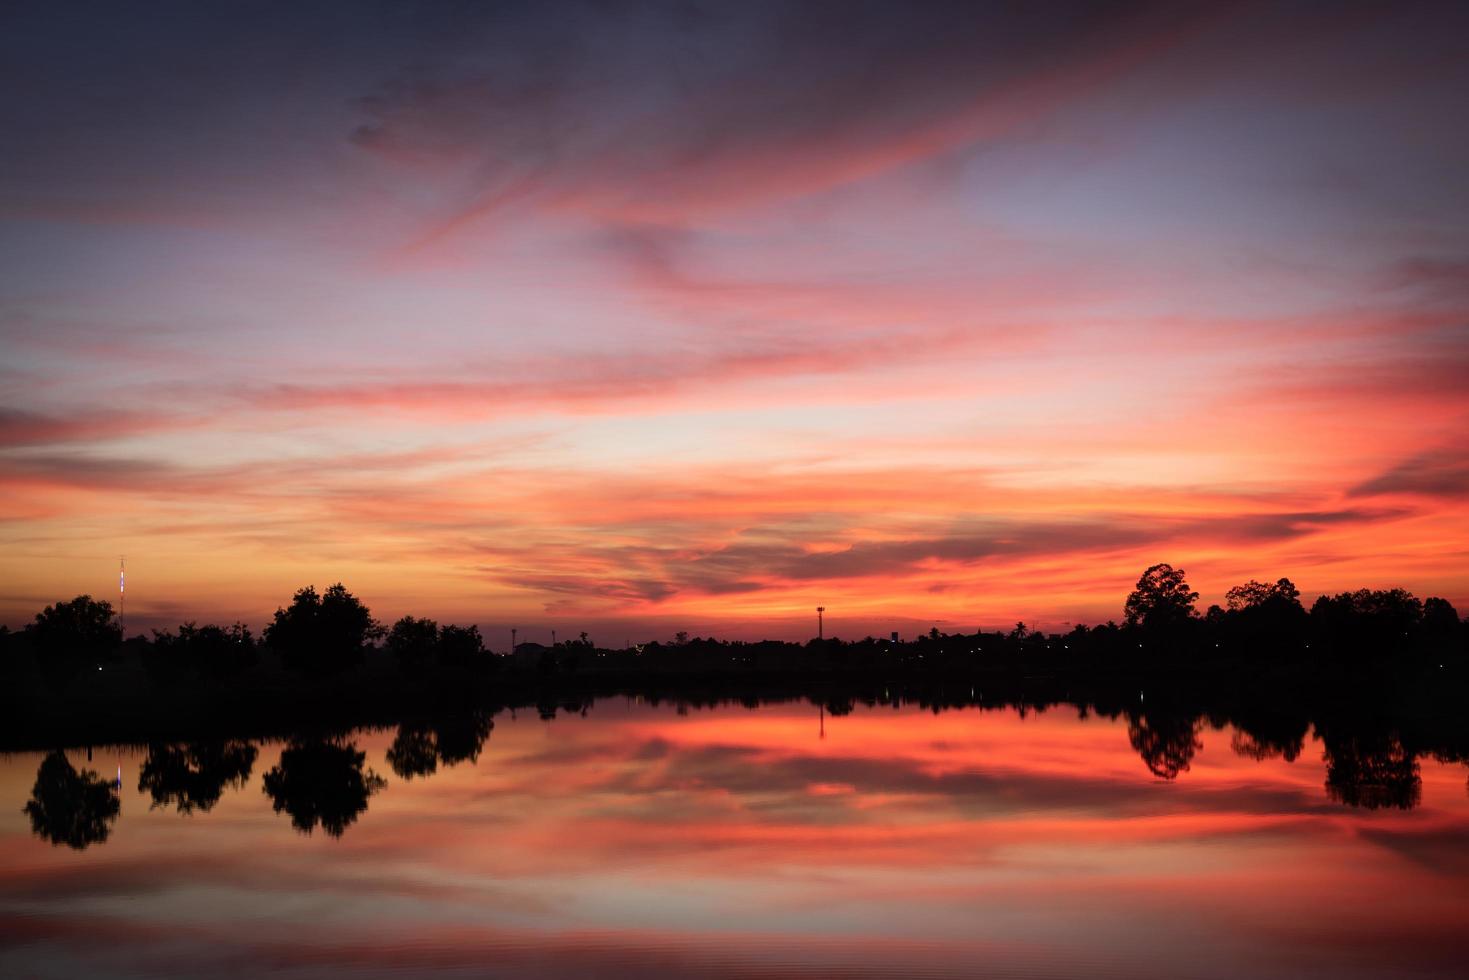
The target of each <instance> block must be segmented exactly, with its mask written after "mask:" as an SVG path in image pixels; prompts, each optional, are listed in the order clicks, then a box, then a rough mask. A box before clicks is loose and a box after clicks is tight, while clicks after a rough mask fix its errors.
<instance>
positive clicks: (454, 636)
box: [439, 626, 485, 667]
mask: <svg viewBox="0 0 1469 980" xmlns="http://www.w3.org/2000/svg"><path fill="white" fill-rule="evenodd" d="M484 655H485V641H484V638H483V637H481V636H480V635H479V627H478V626H445V627H444V628H443V629H441V630H440V631H439V660H440V661H441V662H443V663H445V664H448V665H451V666H455V667H467V666H469V665H471V664H475V663H478V662H480V661H481V660H483V659H484Z"/></svg>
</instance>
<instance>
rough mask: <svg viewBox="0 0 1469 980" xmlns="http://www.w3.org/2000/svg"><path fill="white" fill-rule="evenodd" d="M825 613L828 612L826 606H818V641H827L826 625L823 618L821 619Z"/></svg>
mask: <svg viewBox="0 0 1469 980" xmlns="http://www.w3.org/2000/svg"><path fill="white" fill-rule="evenodd" d="M825 612H826V607H825V606H817V607H816V638H817V639H818V640H824V639H826V624H825V623H824V622H823V621H822V618H821V616H822V614H823V613H825Z"/></svg>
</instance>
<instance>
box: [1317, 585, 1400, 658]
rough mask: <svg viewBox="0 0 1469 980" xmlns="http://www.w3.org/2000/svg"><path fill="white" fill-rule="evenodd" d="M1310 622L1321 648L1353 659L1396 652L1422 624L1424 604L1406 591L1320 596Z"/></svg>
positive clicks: (1365, 591) (1375, 590) (1387, 590)
mask: <svg viewBox="0 0 1469 980" xmlns="http://www.w3.org/2000/svg"><path fill="white" fill-rule="evenodd" d="M1311 621H1312V626H1313V627H1314V629H1315V631H1316V633H1317V635H1318V636H1319V637H1320V639H1321V641H1322V643H1323V644H1325V645H1326V646H1327V647H1328V648H1329V649H1331V650H1333V651H1334V652H1336V653H1339V654H1344V655H1347V656H1349V657H1353V658H1362V657H1365V656H1369V655H1376V656H1383V655H1387V654H1392V653H1394V652H1396V651H1399V650H1401V649H1403V648H1404V647H1406V646H1407V645H1408V640H1409V638H1410V637H1411V636H1413V634H1414V633H1416V632H1417V630H1418V626H1419V624H1420V623H1421V622H1422V621H1423V603H1421V602H1419V601H1418V598H1417V597H1416V596H1414V595H1413V593H1411V592H1408V591H1407V590H1405V589H1381V590H1378V589H1358V590H1357V591H1356V592H1340V593H1338V594H1336V595H1334V596H1321V597H1320V598H1318V599H1317V600H1316V602H1315V603H1314V604H1313V605H1312V606H1311Z"/></svg>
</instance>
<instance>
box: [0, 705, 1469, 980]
mask: <svg viewBox="0 0 1469 980" xmlns="http://www.w3.org/2000/svg"><path fill="white" fill-rule="evenodd" d="M819 723H820V720H819V718H818V716H817V713H816V711H815V710H814V709H811V708H809V707H808V706H805V705H784V706H776V707H767V708H762V709H759V710H756V711H747V710H745V709H741V708H728V709H720V710H716V711H692V712H690V713H688V714H687V715H679V714H677V713H676V712H675V711H674V710H672V709H669V708H656V709H655V708H652V707H649V706H647V705H640V704H637V703H629V702H625V701H622V700H615V701H604V702H600V703H598V704H597V705H596V706H595V707H594V708H593V709H592V710H591V711H590V712H589V713H588V715H587V716H586V717H578V716H574V715H573V716H566V715H562V716H559V717H558V718H557V719H556V720H555V721H554V722H550V723H547V722H544V721H542V720H540V719H539V718H537V717H536V716H535V714H534V713H533V712H522V713H520V714H519V715H518V716H516V717H514V718H512V716H511V715H510V714H509V713H502V714H500V715H499V716H498V717H497V718H496V719H495V726H494V730H493V732H492V734H491V735H490V738H489V740H488V742H487V743H486V744H485V745H484V747H483V750H482V752H481V753H480V754H479V756H478V759H477V761H474V762H468V761H466V762H462V763H460V764H457V765H443V764H440V765H438V766H437V771H435V772H434V773H433V774H432V775H427V776H419V777H416V778H411V779H404V778H403V777H402V776H400V775H398V774H397V773H395V772H394V767H393V765H392V764H391V763H390V762H389V760H388V758H387V753H388V751H389V748H390V746H392V744H393V742H394V739H395V736H396V735H397V734H398V733H397V732H395V731H393V730H388V731H380V732H364V733H358V734H357V735H356V736H354V737H353V739H352V741H354V742H355V743H356V746H357V748H358V749H359V750H361V751H364V752H365V753H366V760H365V768H366V769H370V770H372V771H374V772H376V773H377V774H379V775H381V776H383V777H385V778H386V780H387V785H386V786H385V787H384V788H382V789H381V790H380V791H378V792H376V793H375V794H374V795H372V797H371V799H370V801H369V805H368V808H367V810H366V811H365V812H363V813H361V814H360V815H359V816H357V818H356V820H355V822H352V823H350V824H349V825H348V826H346V827H345V829H344V832H343V833H342V835H341V836H340V837H339V838H338V837H333V836H331V835H329V834H327V833H324V832H323V831H322V830H321V829H320V828H318V829H317V830H316V831H315V832H313V833H312V834H311V835H309V836H308V835H305V834H302V833H299V832H297V831H295V830H293V829H292V826H291V816H290V815H289V814H288V813H285V812H282V813H276V812H274V810H273V809H272V806H271V800H270V798H269V797H268V796H267V795H266V794H265V793H263V792H262V781H263V780H264V779H265V778H266V774H267V773H268V772H270V771H271V770H272V769H273V768H274V767H276V766H277V765H278V763H279V762H280V756H281V752H282V748H283V746H282V744H281V743H267V744H265V745H263V746H261V748H260V753H259V756H258V758H257V759H256V760H255V764H254V767H253V771H252V773H251V775H250V777H249V780H248V783H247V785H245V786H244V787H243V788H231V789H227V790H226V791H225V793H224V795H223V796H222V797H221V798H220V800H219V802H218V803H217V804H215V805H214V806H213V807H212V808H211V809H209V810H207V811H196V812H195V813H193V814H190V815H180V814H179V813H178V812H177V811H176V810H175V809H173V808H171V807H170V808H151V809H150V806H149V804H150V802H151V798H150V796H149V795H148V794H147V793H146V792H142V791H140V790H139V786H138V775H139V770H140V767H141V766H142V765H143V762H144V758H145V755H146V753H145V752H144V751H142V750H132V749H125V750H116V749H98V750H95V751H94V753H93V760H92V762H91V763H90V764H87V763H86V761H85V759H86V753H85V751H80V750H78V751H72V752H70V753H68V757H69V759H70V761H71V762H72V763H73V764H75V765H76V766H77V768H79V769H80V768H88V767H89V768H91V769H94V770H96V771H97V772H98V773H99V774H100V775H102V776H105V777H111V776H113V775H114V773H115V770H116V768H117V767H118V766H119V765H120V766H121V769H122V777H123V789H122V794H121V795H122V811H121V816H120V818H119V819H118V820H117V821H116V823H115V825H113V826H112V830H111V833H110V836H109V837H108V839H107V840H106V841H105V842H104V843H101V844H96V845H93V846H91V847H89V848H87V849H85V850H74V849H71V848H68V847H64V846H52V845H50V844H48V843H46V842H45V841H42V840H40V839H38V838H37V837H35V836H34V835H33V834H32V832H31V825H30V822H29V820H28V818H27V816H26V815H25V814H24V813H22V811H21V808H22V806H23V805H24V804H25V801H26V800H27V798H28V797H29V795H30V794H31V790H32V784H33V783H34V781H35V780H36V776H37V767H38V765H40V764H41V761H42V758H43V755H42V754H39V753H33V754H18V755H13V756H9V757H7V758H4V759H0V794H3V800H4V801H5V802H4V805H3V807H0V972H3V973H6V974H8V975H25V976H74V975H82V974H96V973H129V972H132V973H142V974H158V973H174V974H189V975H194V974H205V973H208V974H215V975H229V974H253V973H259V972H262V971H265V970H274V971H278V972H280V973H282V974H283V975H287V976H291V975H299V976H326V975H335V974H339V973H342V972H352V971H356V972H360V973H363V974H372V975H384V974H393V973H401V974H403V975H415V974H421V973H426V972H441V973H448V974H461V973H462V974H466V975H469V974H473V975H482V974H486V973H489V974H491V975H507V976H518V975H528V974H539V975H552V976H585V975H588V974H596V975H614V976H617V975H625V976H647V975H656V974H661V975H690V974H692V975H702V976H718V977H726V976H729V977H734V976H741V977H748V976H754V977H763V976H790V975H797V974H805V975H810V976H823V977H828V976H869V975H905V976H926V975H944V976H948V975H966V976H969V975H975V974H980V975H987V974H988V975H999V976H1008V975H1026V976H1031V975H1035V976H1051V975H1066V976H1073V975H1078V974H1089V975H1097V976H1129V977H1131V976H1159V977H1164V976H1300V975H1314V976H1331V977H1341V976H1380V975H1384V974H1389V973H1390V974H1404V973H1414V972H1419V971H1421V972H1422V973H1424V974H1425V975H1433V976H1439V975H1441V976H1452V975H1457V971H1458V969H1459V967H1460V966H1461V964H1462V962H1463V956H1464V955H1465V954H1466V953H1469V940H1466V939H1465V935H1466V932H1469V848H1466V845H1469V798H1466V794H1465V769H1464V767H1463V766H1462V765H1446V764H1441V763H1438V762H1435V761H1433V760H1432V759H1422V760H1420V765H1421V775H1422V782H1423V785H1422V795H1421V802H1420V804H1419V805H1418V806H1417V807H1416V808H1415V809H1412V810H1399V809H1378V810H1369V809H1360V808H1351V807H1347V806H1343V805H1342V804H1340V803H1338V802H1334V801H1333V800H1332V799H1330V798H1329V797H1328V795H1327V793H1326V791H1325V789H1324V782H1325V778H1326V775H1325V767H1324V765H1323V763H1322V761H1321V755H1322V753H1321V746H1320V744H1319V743H1317V742H1314V741H1308V743H1307V745H1306V747H1305V750H1304V751H1303V752H1302V753H1301V755H1300V757H1299V758H1298V759H1297V760H1296V761H1295V762H1292V763H1287V762H1285V761H1283V760H1281V759H1278V758H1277V759H1265V760H1263V761H1256V760H1255V759H1253V758H1248V757H1244V756H1242V755H1240V754H1238V753H1237V752H1235V751H1234V750H1233V749H1232V748H1231V741H1232V736H1233V733H1232V732H1231V731H1229V730H1224V731H1214V730H1211V729H1208V728H1207V727H1206V728H1205V729H1204V730H1203V731H1202V733H1201V734H1200V740H1201V741H1202V748H1201V749H1200V750H1199V751H1198V752H1197V753H1196V754H1195V755H1194V756H1193V758H1192V760H1190V765H1189V769H1188V770H1187V771H1186V772H1184V773H1182V774H1181V775H1180V776H1179V777H1178V778H1177V779H1176V780H1173V781H1166V780H1160V779H1157V778H1155V777H1154V776H1153V775H1152V774H1151V773H1150V772H1149V771H1148V769H1147V767H1146V766H1145V765H1144V764H1143V762H1142V761H1141V760H1140V759H1139V756H1138V754H1137V753H1136V752H1135V751H1134V750H1133V748H1132V746H1131V745H1130V744H1129V739H1128V733H1127V726H1126V722H1125V721H1110V720H1108V719H1105V718H1090V719H1087V720H1080V719H1078V718H1077V716H1076V714H1075V712H1074V711H1073V710H1069V709H1068V710H1062V709H1057V710H1052V711H1050V712H1047V713H1044V714H1040V715H1036V714H1030V715H1029V716H1028V717H1025V718H1021V717H1020V716H1019V715H1018V714H1016V713H1015V712H1013V711H1004V712H986V713H983V714H981V713H978V712H976V711H951V712H945V713H942V714H932V713H928V712H923V711H919V710H917V709H906V708H905V709H903V710H901V711H895V710H893V709H891V708H879V709H865V708H862V707H860V706H859V707H858V708H857V709H856V711H855V712H854V713H853V714H851V715H848V716H843V717H838V718H832V717H829V716H828V717H827V718H826V719H825V737H824V738H821V737H819V735H818V726H819Z"/></svg>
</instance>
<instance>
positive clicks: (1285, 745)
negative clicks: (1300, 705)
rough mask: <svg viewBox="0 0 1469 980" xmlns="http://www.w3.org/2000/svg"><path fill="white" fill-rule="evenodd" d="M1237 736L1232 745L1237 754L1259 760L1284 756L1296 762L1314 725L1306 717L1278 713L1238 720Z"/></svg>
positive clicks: (1231, 740) (1289, 760) (1236, 722)
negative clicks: (1289, 716)
mask: <svg viewBox="0 0 1469 980" xmlns="http://www.w3.org/2000/svg"><path fill="white" fill-rule="evenodd" d="M1234 724H1235V733H1234V737H1233V738H1231V739H1230V742H1229V747H1230V748H1232V749H1234V754H1235V755H1241V756H1244V757H1246V758H1249V759H1254V760H1255V761H1256V762H1263V761H1264V760H1266V759H1284V760H1285V761H1286V762H1295V761H1296V758H1297V757H1298V756H1300V754H1301V750H1302V749H1303V748H1305V746H1306V733H1307V732H1308V731H1309V730H1310V724H1309V722H1307V721H1306V719H1305V718H1303V717H1302V718H1288V717H1275V716H1261V717H1253V716H1252V717H1249V718H1245V719H1239V718H1237V719H1235V722H1234Z"/></svg>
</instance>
